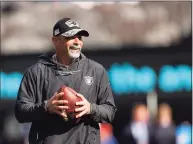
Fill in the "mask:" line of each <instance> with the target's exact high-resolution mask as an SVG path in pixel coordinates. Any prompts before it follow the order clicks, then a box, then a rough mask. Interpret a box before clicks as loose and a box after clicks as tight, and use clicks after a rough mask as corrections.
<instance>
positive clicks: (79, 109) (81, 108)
mask: <svg viewBox="0 0 193 144" xmlns="http://www.w3.org/2000/svg"><path fill="white" fill-rule="evenodd" d="M84 110H85V107H84V106H83V107H80V108H76V109H75V112H80V111H84Z"/></svg>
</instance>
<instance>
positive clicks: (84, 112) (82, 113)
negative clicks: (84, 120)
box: [76, 110, 86, 118]
mask: <svg viewBox="0 0 193 144" xmlns="http://www.w3.org/2000/svg"><path fill="white" fill-rule="evenodd" d="M85 114H86V110H84V111H82V112H80V113H79V114H78V115H76V118H80V117H82V116H83V115H85Z"/></svg>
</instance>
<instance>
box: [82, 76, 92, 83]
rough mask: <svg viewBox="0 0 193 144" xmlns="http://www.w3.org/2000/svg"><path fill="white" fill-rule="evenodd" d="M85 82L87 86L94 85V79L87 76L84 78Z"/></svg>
mask: <svg viewBox="0 0 193 144" xmlns="http://www.w3.org/2000/svg"><path fill="white" fill-rule="evenodd" d="M84 80H85V83H86V84H87V85H92V83H93V77H90V76H85V77H84Z"/></svg>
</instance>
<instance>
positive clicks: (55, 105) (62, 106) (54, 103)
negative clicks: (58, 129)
mask: <svg viewBox="0 0 193 144" xmlns="http://www.w3.org/2000/svg"><path fill="white" fill-rule="evenodd" d="M63 95H64V93H63V92H61V93H55V94H54V95H53V96H52V97H51V98H50V99H49V100H48V102H47V108H48V111H49V112H50V113H57V114H58V115H60V116H62V117H63V118H64V119H66V118H67V115H66V112H65V110H66V109H68V106H66V104H67V103H68V101H67V100H58V99H59V98H60V97H61V96H63Z"/></svg>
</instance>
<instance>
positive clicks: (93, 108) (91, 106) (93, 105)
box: [90, 103, 96, 115]
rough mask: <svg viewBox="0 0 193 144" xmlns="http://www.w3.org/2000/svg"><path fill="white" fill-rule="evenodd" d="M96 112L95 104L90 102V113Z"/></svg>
mask: <svg viewBox="0 0 193 144" xmlns="http://www.w3.org/2000/svg"><path fill="white" fill-rule="evenodd" d="M95 114H96V104H94V103H91V104H90V115H95Z"/></svg>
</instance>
